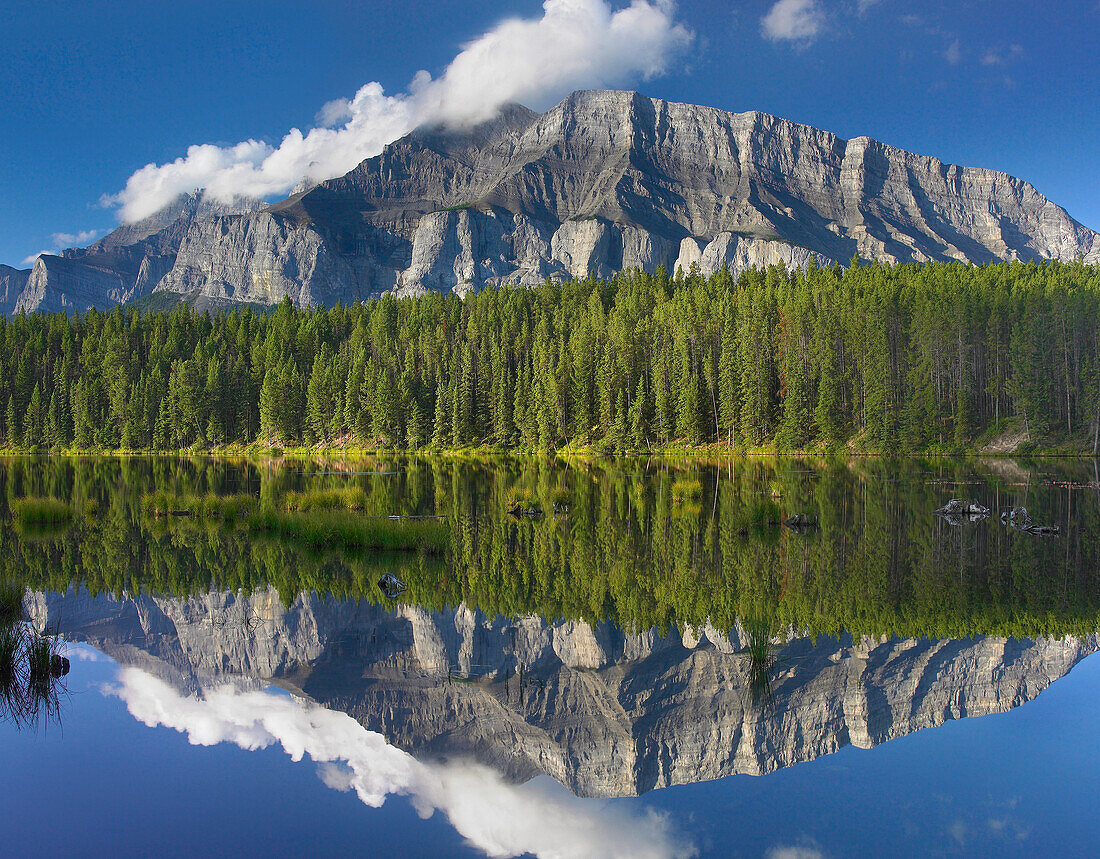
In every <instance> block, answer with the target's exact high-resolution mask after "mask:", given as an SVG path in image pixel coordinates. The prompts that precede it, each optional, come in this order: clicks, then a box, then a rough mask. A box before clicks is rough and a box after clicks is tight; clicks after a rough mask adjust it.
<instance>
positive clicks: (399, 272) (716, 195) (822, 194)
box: [15, 91, 1100, 310]
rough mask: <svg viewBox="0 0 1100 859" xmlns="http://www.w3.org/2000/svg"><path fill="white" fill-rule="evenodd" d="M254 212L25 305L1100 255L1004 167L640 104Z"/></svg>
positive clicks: (329, 296)
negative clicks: (857, 262) (159, 295)
mask: <svg viewBox="0 0 1100 859" xmlns="http://www.w3.org/2000/svg"><path fill="white" fill-rule="evenodd" d="M202 205H206V204H202ZM176 209H178V210H179V212H178V217H172V216H173V215H174V214H176ZM253 209H255V203H253V202H250V201H243V202H241V203H239V204H235V205H233V206H229V207H224V208H223V210H217V208H216V207H215V208H210V207H209V206H207V208H205V209H203V208H201V206H200V203H199V201H198V198H197V197H189V198H184V199H183V200H182V201H181V202H180V203H179V204H178V205H177V206H176V208H175V209H173V210H172V211H171V212H168V213H167V214H158V215H156V216H154V217H153V218H152V219H149V223H145V222H143V223H142V224H140V225H133V226H129V227H124V228H122V229H120V230H118V231H116V233H113V234H112V235H111V237H108V238H107V239H104V240H101V241H100V242H98V243H97V244H96V245H94V246H93V247H92V248H89V249H88V251H87V252H66V256H72V258H73V264H71V265H69V266H68V267H66V266H64V265H62V264H61V263H60V262H59V261H58V259H59V258H57V257H49V256H46V257H42V258H40V260H39V262H38V263H36V265H35V268H34V270H33V271H32V272H31V274H30V278H29V281H28V282H27V284H26V286H25V287H23V288H22V294H21V296H20V298H19V300H18V302H16V303H15V308H16V309H17V310H33V309H83V308H85V307H89V306H106V305H110V304H114V303H118V302H124V301H129V300H132V299H133V298H136V297H140V296H142V295H145V294H147V293H149V292H150V291H151V290H157V291H160V292H164V293H168V294H169V295H177V296H186V297H188V298H190V299H191V300H198V301H199V302H200V303H203V302H205V303H218V302H258V303H263V304H271V303H276V302H278V301H280V300H281V299H282V298H283V297H285V296H290V298H291V299H292V300H294V301H295V302H296V303H298V304H299V305H311V304H325V305H331V304H335V303H336V302H337V301H344V302H347V301H351V300H354V299H355V298H358V297H367V296H374V295H378V294H380V293H383V292H387V291H396V292H397V294H400V295H413V294H418V293H421V292H424V291H427V290H438V291H449V290H453V291H456V292H458V293H460V294H464V293H465V292H466V291H468V290H469V289H476V288H478V287H480V286H481V285H483V284H484V283H486V282H494V283H501V282H516V283H523V284H534V283H539V282H542V281H543V280H544V279H545V278H547V277H552V278H568V277H585V276H587V275H589V274H592V275H596V276H599V277H609V276H611V275H612V274H614V273H615V272H618V271H620V270H623V269H628V268H640V269H644V270H646V271H649V272H653V271H655V270H656V269H657V267H658V266H661V265H663V266H665V267H666V268H667V269H668V270H669V271H670V272H674V271H675V269H676V268H677V267H680V268H682V269H684V270H685V271H687V270H689V269H690V267H691V265H692V264H695V265H697V266H698V267H699V270H700V271H701V272H702V273H704V274H710V273H713V272H714V271H717V270H718V269H719V268H721V267H722V266H723V265H726V266H728V267H729V269H730V271H731V272H732V273H733V274H734V275H735V276H736V275H737V274H738V273H739V272H740V271H743V270H745V269H748V268H752V267H763V266H767V265H771V264H775V263H783V264H784V265H786V266H788V267H805V266H807V265H808V264H809V262H810V261H811V260H814V261H815V262H817V263H818V264H819V265H825V264H829V263H830V262H833V261H838V262H841V263H847V261H848V260H849V259H851V257H852V256H853V255H858V256H859V257H860V258H861V259H864V260H877V261H881V262H889V263H894V262H910V261H916V262H921V261H928V260H939V261H950V260H960V261H968V262H973V263H986V262H991V261H995V260H1025V261H1027V260H1042V259H1058V260H1063V261H1072V260H1074V259H1076V258H1078V257H1083V258H1084V259H1085V261H1086V262H1096V261H1100V236H1098V235H1097V234H1096V233H1094V232H1092V231H1091V230H1089V229H1087V228H1085V227H1084V226H1082V225H1081V224H1079V223H1077V222H1076V221H1074V220H1073V219H1072V218H1071V217H1070V216H1069V215H1068V214H1067V213H1066V212H1065V210H1064V209H1062V208H1061V207H1059V206H1057V205H1056V204H1054V203H1052V202H1050V201H1049V200H1047V199H1046V198H1045V197H1043V196H1042V195H1041V194H1040V193H1039V192H1038V191H1036V189H1035V188H1033V187H1032V186H1031V185H1030V184H1028V183H1027V182H1024V181H1021V180H1019V179H1015V178H1013V177H1011V176H1008V175H1006V174H1004V173H998V172H996V171H992V170H982V169H976V168H970V167H959V166H956V165H950V164H944V163H943V162H941V161H939V160H937V159H935V158H931V157H927V156H921V155H914V154H912V153H909V152H905V151H903V150H900V149H895V148H894V147H891V146H887V145H885V144H882V143H879V142H877V141H874V140H871V139H869V138H866V137H857V138H853V139H852V140H843V139H841V138H838V137H837V136H836V135H833V134H830V133H829V132H825V131H819V130H817V129H814V128H811V127H809V126H805V125H798V124H797V123H793V122H789V121H787V120H784V119H779V118H777V117H774V116H769V115H767V114H763V113H758V112H749V113H740V114H732V113H726V112H724V111H721V110H716V109H713V108H707V107H698V106H695V105H686V104H676V103H672V102H666V101H661V100H659V99H650V98H646V97H644V96H641V95H639V94H637V93H630V92H611V91H595V92H578V93H574V94H573V95H571V96H569V97H568V98H567V99H565V101H563V102H562V103H561V104H559V105H557V106H556V107H554V108H553V109H551V110H549V111H547V112H546V113H544V114H536V113H533V112H531V111H529V110H527V109H526V108H523V107H519V106H512V107H508V108H506V109H505V110H504V111H503V112H502V113H501V115H500V116H499V117H498V118H497V119H495V120H493V121H491V122H489V123H485V124H483V125H481V126H478V127H476V128H474V129H472V130H464V131H460V132H458V131H447V130H445V129H430V128H422V129H418V130H416V131H414V132H413V133H411V134H409V135H407V136H406V137H404V138H402V139H400V140H398V141H396V142H394V143H392V144H390V145H389V146H387V147H386V148H385V149H384V150H383V151H382V153H381V154H380V155H378V156H377V157H374V158H369V159H367V160H365V161H363V162H362V163H361V164H360V165H359V166H358V167H356V168H355V169H354V170H352V171H351V172H350V173H348V174H347V175H346V176H344V177H341V178H338V179H333V180H330V181H327V182H322V183H321V184H319V185H317V186H316V187H313V188H311V189H309V190H306V191H303V192H301V193H298V194H295V195H293V196H292V197H290V198H289V199H287V200H285V201H283V202H281V203H277V204H275V205H273V206H270V207H267V208H266V209H265V210H264V211H251V210H253ZM250 211H251V213H249V212H250Z"/></svg>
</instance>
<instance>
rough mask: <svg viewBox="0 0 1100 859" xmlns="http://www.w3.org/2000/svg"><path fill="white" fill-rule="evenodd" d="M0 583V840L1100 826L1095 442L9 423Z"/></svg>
mask: <svg viewBox="0 0 1100 859" xmlns="http://www.w3.org/2000/svg"><path fill="white" fill-rule="evenodd" d="M952 499H956V500H957V501H958V502H961V504H955V505H954V506H948V507H947V509H943V508H944V507H945V505H948V504H949V502H950V501H951V500H952ZM937 510H940V512H934V511H937ZM0 583H2V584H3V586H4V589H5V590H4V592H3V602H4V605H3V606H0V750H2V754H3V755H4V760H5V762H6V764H7V765H6V766H5V767H4V768H3V769H2V771H0V795H2V796H3V797H4V803H5V805H6V806H7V809H6V817H7V821H8V822H7V823H6V825H5V827H4V834H5V841H6V844H5V846H4V852H5V853H8V854H11V855H30V854H43V853H45V854H51V853H53V854H61V855H75V854H79V855H105V854H109V855H174V854H181V855H187V854H194V853H196V852H202V853H206V854H212V855H241V854H245V855H253V854H271V853H279V854H282V853H290V852H307V851H308V852H310V853H323V854H346V853H364V852H365V853H369V854H385V853H400V854H401V855H412V856H417V855H425V856H428V855H431V856H438V855H470V856H477V855H491V856H516V855H525V854H532V855H538V856H613V855H614V856H632V857H633V856H654V857H660V856H691V855H702V856H710V855H715V856H769V857H814V856H847V855H922V856H923V855H998V856H999V855H1036V854H1047V855H1050V854H1060V855H1088V854H1089V853H1091V852H1093V851H1094V849H1095V845H1096V844H1097V843H1100V824H1098V823H1097V822H1096V817H1095V815H1094V814H1093V809H1092V805H1093V801H1092V800H1090V799H1089V797H1093V798H1095V797H1096V796H1097V795H1098V794H1100V767H1098V764H1100V741H1098V739H1097V737H1098V729H1100V710H1098V708H1097V701H1098V700H1100V661H1098V659H1097V658H1094V657H1092V654H1093V652H1094V651H1095V650H1097V649H1100V638H1098V636H1097V630H1098V629H1100V483H1098V482H1097V474H1096V469H1095V465H1094V464H1093V463H1092V462H1087V463H1083V462H1051V461H1043V462H1038V463H1035V462H1011V461H1005V460H996V461H960V462H956V461H947V462H944V461H937V462H918V461H908V460H906V461H897V462H895V461H882V460H875V459H864V460H855V461H844V462H822V461H807V460H798V459H778V460H740V461H736V462H722V463H714V464H705V463H684V464H674V463H669V462H666V461H657V460H654V461H647V460H644V459H642V460H634V459H627V460H622V459H616V460H600V461H594V462H590V461H570V462H565V461H561V460H553V459H536V458H530V459H500V460H460V459H427V458H403V457H394V458H386V459H383V458H372V459H367V460H338V459H327V460H321V459H317V460H312V459H294V460H292V459H286V460H268V461H260V462H250V461H225V460H216V459H208V458H197V459H175V458H131V459H113V458H86V459H79V458H74V459H66V458H31V457H28V458H14V459H6V460H2V461H0ZM974 717H985V718H974ZM926 729H927V730H926Z"/></svg>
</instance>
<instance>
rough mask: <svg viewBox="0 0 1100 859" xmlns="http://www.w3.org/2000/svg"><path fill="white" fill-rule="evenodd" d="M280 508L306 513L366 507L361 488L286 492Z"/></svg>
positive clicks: (364, 495) (365, 495)
mask: <svg viewBox="0 0 1100 859" xmlns="http://www.w3.org/2000/svg"><path fill="white" fill-rule="evenodd" d="M282 506H283V508H284V509H285V510H287V511H288V512H290V513H308V512H311V511H313V510H362V509H363V508H364V507H366V506H367V493H366V492H364V491H363V489H362V487H359V486H349V487H348V488H347V489H319V490H314V491H312V492H288V493H287V494H286V495H284V496H283V503H282Z"/></svg>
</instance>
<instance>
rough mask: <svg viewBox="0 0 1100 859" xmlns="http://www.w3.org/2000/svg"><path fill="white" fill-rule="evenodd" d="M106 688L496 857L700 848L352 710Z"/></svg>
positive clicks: (657, 825)
mask: <svg viewBox="0 0 1100 859" xmlns="http://www.w3.org/2000/svg"><path fill="white" fill-rule="evenodd" d="M108 691H109V692H110V693H111V694H114V695H116V696H118V697H119V698H121V699H122V700H123V701H124V702H125V703H126V706H127V708H128V709H129V711H130V713H131V715H133V716H134V718H136V719H137V720H138V721H140V722H142V723H144V724H145V725H148V726H149V727H156V726H160V725H163V726H164V727H167V728H172V729H174V730H176V731H179V732H181V733H184V734H186V735H187V737H188V740H189V741H190V742H191V743H192V744H193V745H201V746H210V745H215V744H217V743H223V742H229V743H233V744H234V745H237V746H239V747H240V748H242V749H262V748H267V747H269V746H274V745H281V746H282V747H283V749H284V750H285V751H286V753H287V754H288V755H290V757H291V758H292V759H293V760H295V761H299V760H301V759H302V758H303V757H304V756H306V755H309V757H310V758H311V759H312V760H313V761H314V762H316V763H317V764H318V775H319V776H320V777H321V779H322V781H323V782H324V783H325V784H326V785H327V786H329V787H331V788H333V789H335V790H341V791H354V792H355V794H356V795H357V796H358V797H359V799H360V800H362V802H363V803H364V804H366V805H369V806H372V807H378V806H381V805H382V804H383V803H384V802H385V800H386V798H387V797H388V796H389V795H391V794H399V795H405V796H408V797H410V799H411V801H412V803H413V805H414V807H415V808H416V809H417V811H418V813H419V814H420V815H421V816H422V817H425V818H426V817H429V816H431V814H432V813H434V811H436V810H439V811H441V812H443V813H444V814H445V815H446V816H447V818H448V819H449V820H450V822H451V824H452V825H453V826H454V827H455V829H456V830H457V831H458V832H459V833H460V834H461V835H462V836H463V837H465V838H466V840H467V841H468V842H469V843H470V844H472V845H473V846H475V847H477V848H478V849H480V850H482V851H484V852H485V853H487V854H488V855H490V856H499V857H505V856H519V855H523V854H525V853H532V854H534V855H536V856H554V857H573V856H576V857H581V856H623V857H627V856H629V857H641V859H645V857H674V856H685V857H686V856H692V855H694V853H695V850H694V848H693V847H692V846H691V845H690V844H688V843H685V842H683V841H681V840H679V839H678V838H676V837H675V835H674V834H673V832H672V830H671V826H670V824H669V821H668V818H667V817H665V816H662V815H658V814H655V813H653V812H647V813H646V812H643V813H637V812H632V811H630V810H628V809H627V808H625V807H624V806H622V805H619V804H615V803H609V802H607V801H603V800H585V799H579V798H577V797H575V796H573V795H572V794H570V793H569V792H568V791H567V790H565V788H563V787H561V786H560V785H557V784H556V783H554V782H552V781H551V780H550V779H548V778H541V779H536V780H534V781H532V782H528V783H527V784H524V785H514V784H509V783H508V782H506V781H504V780H503V779H502V778H501V776H500V775H499V774H498V773H497V772H496V771H495V770H492V769H489V768H488V767H485V766H482V765H480V764H477V763H472V762H461V761H454V762H449V763H446V764H432V763H423V762H421V761H418V760H416V759H415V758H413V757H412V756H411V755H409V754H407V753H406V752H403V751H401V750H400V749H397V748H394V747H393V746H391V745H389V744H388V743H387V742H386V740H385V738H384V737H383V736H382V735H381V734H377V733H374V732H373V731H368V730H366V729H365V728H364V727H363V726H362V725H360V724H359V723H358V722H356V721H355V720H354V719H352V718H351V717H350V716H348V715H347V714H345V713H339V712H335V711H332V710H326V709H324V708H322V707H319V706H317V705H314V704H312V703H309V702H303V701H300V700H298V699H296V698H293V697H290V696H289V695H285V694H271V693H268V692H262V691H256V690H248V691H243V690H240V689H237V688H235V687H233V686H221V687H217V688H213V689H208V690H206V691H205V692H204V693H203V694H202V695H201V697H200V696H192V697H186V698H185V697H183V696H182V695H180V694H179V693H178V692H176V691H175V690H174V689H172V687H170V686H168V685H167V684H166V683H164V681H162V680H159V679H157V678H155V677H153V676H152V675H150V674H146V673H145V672H143V671H141V670H139V669H137V668H124V669H122V670H121V671H120V672H119V677H118V684H117V685H116V686H115V687H113V688H111V689H110V690H108Z"/></svg>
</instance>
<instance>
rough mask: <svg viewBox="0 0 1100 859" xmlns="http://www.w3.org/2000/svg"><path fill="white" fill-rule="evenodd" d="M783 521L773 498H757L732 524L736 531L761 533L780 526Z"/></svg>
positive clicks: (738, 514) (741, 510)
mask: <svg viewBox="0 0 1100 859" xmlns="http://www.w3.org/2000/svg"><path fill="white" fill-rule="evenodd" d="M781 519H782V516H781V514H780V511H779V505H778V504H776V503H775V501H773V500H772V499H771V498H768V497H764V498H757V499H755V500H754V501H753V502H752V504H750V505H748V506H747V507H742V508H741V509H740V510H739V511H738V512H737V515H735V516H734V517H733V520H732V522H731V524H732V526H733V530H734V531H738V532H747V531H749V530H753V531H760V530H761V529H767V528H769V527H772V526H775V525H778V524H779V523H780V521H781Z"/></svg>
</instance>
